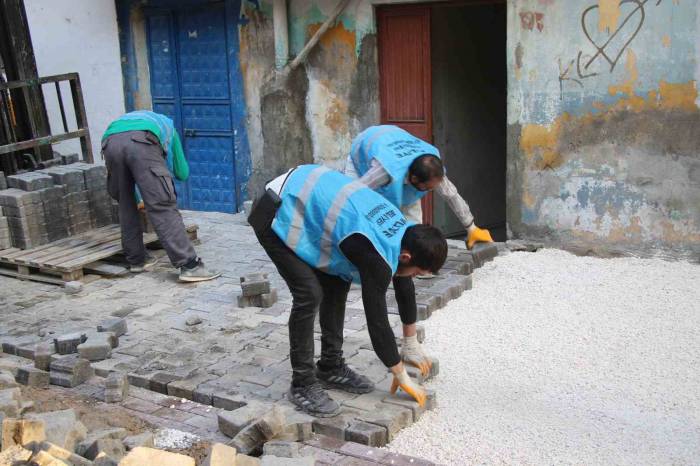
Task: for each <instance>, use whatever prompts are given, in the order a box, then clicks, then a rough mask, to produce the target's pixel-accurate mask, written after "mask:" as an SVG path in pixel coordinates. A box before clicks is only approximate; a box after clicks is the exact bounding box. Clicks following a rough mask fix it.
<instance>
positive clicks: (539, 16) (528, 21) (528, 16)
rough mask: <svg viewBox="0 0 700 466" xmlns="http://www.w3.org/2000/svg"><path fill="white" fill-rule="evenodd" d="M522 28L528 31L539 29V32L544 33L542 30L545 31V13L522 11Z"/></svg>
mask: <svg viewBox="0 0 700 466" xmlns="http://www.w3.org/2000/svg"><path fill="white" fill-rule="evenodd" d="M520 26H522V28H523V29H526V30H528V31H532V30H534V29H535V28H537V30H538V31H540V32H542V29H544V13H540V12H539V11H521V12H520Z"/></svg>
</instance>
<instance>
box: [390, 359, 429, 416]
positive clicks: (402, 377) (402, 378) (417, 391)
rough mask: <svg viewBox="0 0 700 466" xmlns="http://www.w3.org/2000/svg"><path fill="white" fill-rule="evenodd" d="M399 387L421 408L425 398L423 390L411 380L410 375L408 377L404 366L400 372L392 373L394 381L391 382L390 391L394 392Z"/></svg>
mask: <svg viewBox="0 0 700 466" xmlns="http://www.w3.org/2000/svg"><path fill="white" fill-rule="evenodd" d="M399 387H401V390H403V391H404V392H406V393H408V394H409V395H411V396H412V397H413V399H414V400H416V401H417V402H418V405H419V406H420V407H421V408H423V407H425V400H426V398H427V395H426V393H425V390H424V389H423V387H421V386H420V385H418V384H417V383H415V382H414V381H413V380H411V377H409V376H408V373H407V372H406V368H403V367H402V369H401V372H399V373H398V374H394V381H393V382H392V383H391V393H392V394H394V393H396V390H398V388H399Z"/></svg>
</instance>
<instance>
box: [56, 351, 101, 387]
mask: <svg viewBox="0 0 700 466" xmlns="http://www.w3.org/2000/svg"><path fill="white" fill-rule="evenodd" d="M49 374H50V382H51V384H53V385H60V386H62V387H68V388H73V387H75V386H78V385H80V384H82V383H84V382H85V381H86V380H88V379H89V378H90V377H92V376H93V375H94V371H93V369H92V367H91V366H90V362H89V361H88V360H87V359H83V358H80V357H78V355H77V354H75V355H67V356H63V357H59V358H55V359H53V361H52V362H51V365H50V372H49Z"/></svg>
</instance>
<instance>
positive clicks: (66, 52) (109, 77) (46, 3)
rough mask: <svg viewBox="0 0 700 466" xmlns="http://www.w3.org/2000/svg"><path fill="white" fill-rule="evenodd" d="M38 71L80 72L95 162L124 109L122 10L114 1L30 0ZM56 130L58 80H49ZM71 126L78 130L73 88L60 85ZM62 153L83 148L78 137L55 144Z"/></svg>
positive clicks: (27, 3) (58, 120)
mask: <svg viewBox="0 0 700 466" xmlns="http://www.w3.org/2000/svg"><path fill="white" fill-rule="evenodd" d="M24 4H25V8H26V11H27V20H28V22H29V30H30V33H31V36H32V44H33V46H34V55H35V56H36V62H37V68H38V71H39V76H48V75H54V74H62V73H70V72H78V73H80V80H81V84H82V87H83V97H84V100H85V108H86V111H87V116H88V125H89V127H90V137H91V138H92V150H93V156H94V157H95V161H98V160H100V138H101V136H102V133H103V132H104V130H105V129H106V128H107V125H109V123H110V122H111V121H112V120H114V119H115V118H117V117H118V116H120V115H121V114H122V113H124V88H123V83H122V70H121V64H120V51H119V36H118V30H117V14H116V10H115V5H114V0H25V2H24ZM43 89H44V95H45V97H46V101H47V102H46V107H47V111H48V113H49V119H50V122H51V129H52V133H53V134H57V133H62V132H63V127H62V123H61V116H60V115H61V114H60V111H59V107H58V101H57V99H56V91H55V88H54V87H53V85H51V86H48V85H44V86H43ZM61 95H62V96H63V102H64V106H65V107H66V113H67V118H68V129H69V131H71V130H74V129H75V116H74V114H73V104H72V100H71V98H70V89H69V87H68V85H67V83H66V84H65V87H62V89H61ZM54 150H57V151H59V152H61V153H69V152H78V153H80V144H79V142H78V140H75V141H69V142H65V143H61V144H56V145H54Z"/></svg>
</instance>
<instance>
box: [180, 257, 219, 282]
mask: <svg viewBox="0 0 700 466" xmlns="http://www.w3.org/2000/svg"><path fill="white" fill-rule="evenodd" d="M220 276H221V273H220V272H215V271H213V270H209V269H207V267H206V266H205V265H204V262H202V259H197V265H196V266H195V267H193V268H191V269H188V268H186V267H180V277H179V279H180V281H181V282H204V281H207V280H213V279H215V278H218V277H220Z"/></svg>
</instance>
